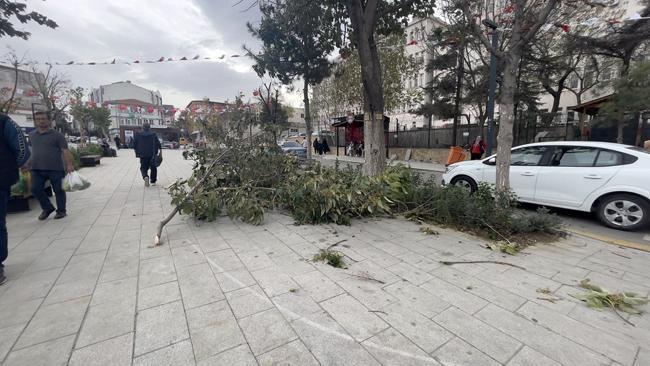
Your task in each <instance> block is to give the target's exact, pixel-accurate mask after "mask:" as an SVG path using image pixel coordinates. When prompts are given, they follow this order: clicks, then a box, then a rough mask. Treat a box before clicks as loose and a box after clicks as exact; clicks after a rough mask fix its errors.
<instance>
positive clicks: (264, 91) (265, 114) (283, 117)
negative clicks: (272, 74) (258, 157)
mask: <svg viewBox="0 0 650 366" xmlns="http://www.w3.org/2000/svg"><path fill="white" fill-rule="evenodd" d="M257 97H258V99H259V106H260V113H259V117H258V119H257V122H258V124H259V126H260V128H261V129H262V130H263V131H266V132H268V135H270V136H272V137H273V141H269V143H272V144H275V143H276V142H277V141H278V135H279V134H280V132H281V131H282V130H286V129H287V128H288V126H289V111H288V109H287V108H286V107H284V106H282V103H280V90H278V88H277V87H275V86H274V85H273V83H265V84H263V87H262V88H259V89H258V91H257ZM307 150H309V149H307Z"/></svg>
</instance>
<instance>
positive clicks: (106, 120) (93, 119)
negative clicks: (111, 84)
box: [68, 87, 111, 136]
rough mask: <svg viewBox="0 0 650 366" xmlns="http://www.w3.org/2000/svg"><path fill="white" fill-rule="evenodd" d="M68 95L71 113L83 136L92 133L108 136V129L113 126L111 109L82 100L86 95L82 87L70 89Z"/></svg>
mask: <svg viewBox="0 0 650 366" xmlns="http://www.w3.org/2000/svg"><path fill="white" fill-rule="evenodd" d="M68 95H69V100H70V115H72V118H74V120H75V122H76V123H77V125H78V127H79V132H80V133H81V136H89V135H90V134H92V133H95V134H98V135H102V136H108V129H109V128H110V126H111V112H110V110H108V108H105V107H101V106H94V107H93V106H89V105H87V104H86V103H85V102H84V101H83V100H82V99H83V95H84V89H83V88H82V87H77V88H75V89H71V90H69V91H68Z"/></svg>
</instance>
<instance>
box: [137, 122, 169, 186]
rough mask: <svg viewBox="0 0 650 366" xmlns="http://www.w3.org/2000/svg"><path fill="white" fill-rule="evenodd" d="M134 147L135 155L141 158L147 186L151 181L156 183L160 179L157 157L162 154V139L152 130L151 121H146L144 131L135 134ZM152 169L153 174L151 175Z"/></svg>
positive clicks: (141, 166)
mask: <svg viewBox="0 0 650 366" xmlns="http://www.w3.org/2000/svg"><path fill="white" fill-rule="evenodd" d="M133 149H134V150H135V156H136V157H137V158H140V172H141V173H142V179H144V185H145V187H149V183H151V184H153V185H156V181H157V179H158V167H156V158H157V156H159V155H160V156H162V149H161V146H160V140H158V136H157V135H156V134H155V133H153V132H152V131H151V125H150V124H149V123H144V124H143V125H142V132H140V133H138V134H136V135H135V139H134V141H133ZM150 171H151V175H149V172H150Z"/></svg>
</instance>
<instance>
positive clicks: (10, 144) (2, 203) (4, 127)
mask: <svg viewBox="0 0 650 366" xmlns="http://www.w3.org/2000/svg"><path fill="white" fill-rule="evenodd" d="M29 155H30V153H29V147H28V146H27V140H26V139H25V135H23V132H22V131H21V130H20V127H18V125H17V124H16V123H15V122H14V121H12V120H11V118H9V116H7V115H5V114H0V285H2V284H3V283H5V282H6V281H7V277H6V276H5V271H4V265H3V262H4V261H5V260H6V259H7V256H8V255H9V245H8V235H7V203H8V202H9V196H10V195H11V186H12V185H14V184H15V183H16V182H17V181H18V167H21V166H23V165H24V164H25V163H26V162H27V160H29Z"/></svg>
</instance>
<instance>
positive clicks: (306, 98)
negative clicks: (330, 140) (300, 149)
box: [302, 78, 312, 160]
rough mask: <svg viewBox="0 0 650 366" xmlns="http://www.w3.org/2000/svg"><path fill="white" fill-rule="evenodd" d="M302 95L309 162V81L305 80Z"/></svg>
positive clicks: (308, 158) (310, 148)
mask: <svg viewBox="0 0 650 366" xmlns="http://www.w3.org/2000/svg"><path fill="white" fill-rule="evenodd" d="M302 95H303V97H304V102H305V126H306V127H307V132H306V135H307V136H305V138H306V139H307V160H311V151H312V147H311V134H312V128H311V113H309V81H307V79H306V78H305V85H304V86H303V89H302Z"/></svg>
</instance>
